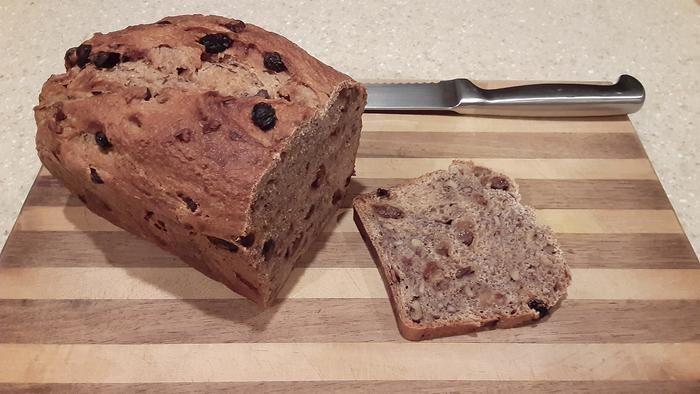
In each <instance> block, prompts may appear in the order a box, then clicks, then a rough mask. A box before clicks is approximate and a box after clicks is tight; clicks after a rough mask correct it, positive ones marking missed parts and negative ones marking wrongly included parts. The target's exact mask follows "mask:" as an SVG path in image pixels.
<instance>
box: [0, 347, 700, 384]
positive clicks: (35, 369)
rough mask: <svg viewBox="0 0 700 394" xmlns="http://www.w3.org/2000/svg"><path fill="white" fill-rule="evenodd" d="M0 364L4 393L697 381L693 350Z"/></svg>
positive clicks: (287, 352)
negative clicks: (211, 385)
mask: <svg viewBox="0 0 700 394" xmlns="http://www.w3.org/2000/svg"><path fill="white" fill-rule="evenodd" d="M0 354H3V355H5V357H2V358H0V382H6V383H25V382H34V383H69V382H70V383H76V382H84V383H111V382H114V383H120V382H130V383H140V382H141V383H142V382H198V381H205V382H221V381H224V382H229V381H288V380H402V379H411V380H430V379H438V380H496V379H497V380H579V379H581V380H583V379H585V380H634V379H642V380H655V379H656V380H660V379H674V380H694V379H699V378H700V369H699V368H697V365H698V363H700V344H698V343H676V344H501V343H488V344H484V343H478V344H477V343H461V344H455V343H449V344H448V343H381V342H378V343H303V344H302V343H228V344H182V345H172V344H169V345H159V344H153V345H40V344H26V345H22V344H4V345H0ZM291 366H293V367H292V368H290V367H291Z"/></svg>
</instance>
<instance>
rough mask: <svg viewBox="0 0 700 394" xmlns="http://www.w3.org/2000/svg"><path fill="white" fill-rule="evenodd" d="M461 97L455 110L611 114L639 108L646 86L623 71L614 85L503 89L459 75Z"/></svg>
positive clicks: (531, 114)
mask: <svg viewBox="0 0 700 394" xmlns="http://www.w3.org/2000/svg"><path fill="white" fill-rule="evenodd" d="M454 82H455V90H456V93H457V96H458V97H459V98H460V100H459V104H458V105H457V106H455V107H453V108H452V111H455V112H458V113H461V114H465V115H497V116H524V117H563V116H610V115H624V114H630V113H633V112H636V111H638V110H639V109H640V108H641V107H642V104H644V96H645V94H644V87H643V86H642V84H641V83H640V82H639V81H638V80H637V79H636V78H634V77H632V76H630V75H622V76H620V78H619V79H618V81H617V83H615V84H613V85H592V84H574V83H543V84H536V85H522V86H513V87H508V88H501V89H482V88H480V87H478V86H476V85H474V84H473V83H472V82H470V81H469V80H467V79H456V80H454Z"/></svg>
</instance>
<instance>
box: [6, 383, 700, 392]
mask: <svg viewBox="0 0 700 394" xmlns="http://www.w3.org/2000/svg"><path fill="white" fill-rule="evenodd" d="M289 392H300V393H309V394H313V393H323V394H326V393H335V392H342V393H407V392H411V393H478V394H481V393H523V392H527V393H535V394H551V393H571V394H576V393H618V394H658V393H665V394H680V393H698V392H700V382H694V381H670V380H669V381H638V380H637V381H635V380H627V381H615V380H611V381H489V380H483V381H481V380H473V381H459V380H454V381H448V380H433V381H425V380H400V381H398V380H395V381H386V380H379V381H377V380H368V381H314V382H309V381H305V382H299V381H291V382H211V383H210V382H201V383H193V382H182V383H103V384H98V383H52V384H16V383H15V384H13V383H0V393H3V394H4V393H16V394H30V393H32V394H48V393H52V394H53V393H71V394H83V393H85V394H94V393H105V394H123V393H171V394H183V393H268V394H270V393H289Z"/></svg>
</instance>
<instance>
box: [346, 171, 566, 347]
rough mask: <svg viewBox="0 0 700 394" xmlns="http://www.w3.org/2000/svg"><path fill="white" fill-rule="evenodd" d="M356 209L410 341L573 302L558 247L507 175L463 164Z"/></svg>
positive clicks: (528, 316) (516, 320)
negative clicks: (568, 299)
mask: <svg viewBox="0 0 700 394" xmlns="http://www.w3.org/2000/svg"><path fill="white" fill-rule="evenodd" d="M353 206H354V208H355V222H356V223H357V226H358V228H359V229H360V232H361V233H362V236H363V238H364V240H365V242H366V243H367V246H368V247H369V248H370V251H371V252H372V255H373V257H374V258H375V260H376V262H377V265H378V266H379V271H380V272H381V274H382V277H383V279H384V283H385V285H386V287H387V291H388V292H389V298H390V300H391V303H392V306H393V308H394V314H395V315H396V320H397V323H398V326H399V330H400V332H401V334H402V335H403V336H404V337H406V338H407V339H411V340H421V339H427V338H434V337H440V336H448V335H456V334H462V333H465V332H469V331H473V330H476V329H478V328H480V327H484V326H489V325H495V326H496V327H500V328H508V327H514V326H518V325H521V324H524V323H526V322H528V321H531V320H536V319H540V318H542V317H543V316H545V315H546V314H547V313H548V312H549V311H550V309H551V308H552V307H554V306H555V305H557V303H558V302H559V300H561V299H562V297H564V296H565V295H566V288H567V286H568V285H569V283H570V281H571V274H570V272H569V269H568V267H567V265H566V263H565V261H564V258H563V256H562V251H561V249H559V246H558V245H557V241H556V240H555V239H554V237H553V236H552V232H551V230H549V229H548V228H547V227H545V226H542V225H539V224H537V223H536V221H535V213H534V211H533V210H532V209H531V208H529V207H526V206H524V205H522V204H521V203H520V194H519V193H518V186H517V185H516V184H515V182H513V180H512V179H510V178H508V177H507V176H505V175H503V174H499V173H496V172H494V171H492V170H489V169H487V168H483V167H478V166H475V165H474V164H473V163H471V162H461V161H455V162H453V163H452V165H450V167H449V169H448V170H447V171H444V170H441V171H435V172H433V173H430V174H426V175H424V176H422V177H420V178H418V179H415V180H413V181H411V182H410V183H407V184H404V185H400V186H396V187H394V188H391V189H378V190H377V191H376V193H371V194H364V195H360V196H358V197H356V198H355V200H354V202H353Z"/></svg>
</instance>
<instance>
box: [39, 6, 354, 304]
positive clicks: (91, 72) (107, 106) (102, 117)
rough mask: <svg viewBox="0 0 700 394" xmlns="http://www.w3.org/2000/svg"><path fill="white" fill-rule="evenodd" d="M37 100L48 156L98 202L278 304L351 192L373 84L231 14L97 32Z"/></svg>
mask: <svg viewBox="0 0 700 394" xmlns="http://www.w3.org/2000/svg"><path fill="white" fill-rule="evenodd" d="M65 65H66V72H65V73H64V74H60V75H53V76H51V78H49V80H48V81H47V82H46V83H45V84H44V86H43V89H42V91H41V95H40V97H39V105H38V106H37V107H36V108H35V117H36V122H37V126H38V131H37V138H36V142H37V150H38V153H39V157H40V158H41V161H42V162H43V163H44V165H45V166H46V167H47V168H48V169H49V171H51V173H52V174H53V175H55V176H56V177H57V178H59V179H60V180H62V181H63V183H64V184H65V185H66V186H67V187H68V188H69V189H70V190H71V191H72V192H73V193H74V194H76V195H78V197H80V199H82V200H83V201H84V202H85V204H86V205H87V207H88V208H89V209H90V210H92V211H93V212H95V213H97V214H98V215H100V216H103V217H104V218H106V219H107V220H109V221H110V222H112V223H114V224H116V225H118V226H120V227H122V228H124V229H126V230H128V231H130V232H132V233H134V234H138V235H139V236H141V237H143V238H146V239H148V240H151V241H153V242H155V243H157V244H158V245H160V246H161V247H162V248H164V249H166V250H168V251H170V252H172V253H174V254H175V255H177V256H179V257H180V258H182V259H183V260H184V261H185V262H187V263H189V264H190V265H192V266H194V267H195V268H197V269H198V270H200V271H202V272H203V273H205V274H206V275H208V276H210V277H211V278H214V279H216V280H218V281H221V282H223V283H224V284H226V285H227V286H228V287H230V288H231V289H233V290H235V291H236V292H238V293H240V294H242V295H244V296H246V297H248V298H250V299H252V300H254V301H256V302H257V303H259V304H262V305H268V304H270V303H271V302H272V301H273V300H274V298H275V294H276V293H277V291H278V290H279V289H280V287H281V286H282V284H283V283H284V281H285V279H286V277H287V276H288V274H289V272H290V271H291V269H292V266H293V264H294V262H295V261H296V260H298V259H299V257H300V256H301V255H302V254H303V253H304V251H305V250H306V249H307V247H308V246H309V244H310V243H311V241H312V240H313V239H314V238H315V237H316V236H317V235H318V234H319V232H321V231H322V229H323V227H324V226H323V225H324V222H325V221H326V219H327V218H329V217H330V216H332V214H333V213H334V211H335V210H336V206H337V205H338V202H339V201H340V199H341V198H342V197H343V195H344V193H345V191H346V187H347V185H348V183H349V179H350V176H351V175H352V173H353V166H354V161H355V154H356V151H357V146H358V143H359V137H360V129H361V114H362V112H363V109H364V105H365V101H366V92H365V90H364V88H363V87H362V86H361V85H360V84H358V83H357V82H355V81H353V80H352V79H351V78H350V77H348V76H347V75H344V74H342V73H340V72H337V71H335V70H334V69H332V68H331V67H329V66H326V65H324V64H323V63H321V62H320V61H318V60H317V59H315V58H313V57H312V56H311V55H309V54H308V53H307V52H305V51H304V50H302V49H301V48H299V47H298V46H296V45H294V44H293V43H291V42H290V41H288V40H287V39H285V38H284V37H281V36H279V35H277V34H274V33H270V32H267V31H265V30H263V29H261V28H259V27H256V26H253V25H249V24H245V23H243V22H241V21H238V20H235V19H229V18H223V17H218V16H201V15H191V16H176V17H168V18H165V19H163V20H161V21H159V22H157V23H153V24H148V25H139V26H131V27H128V28H126V29H124V30H121V31H117V32H113V33H109V34H100V33H97V34H95V35H94V36H93V37H92V38H91V39H89V40H87V41H86V42H84V43H82V44H81V45H79V46H78V47H76V48H71V49H69V50H68V52H67V53H66V56H65Z"/></svg>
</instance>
